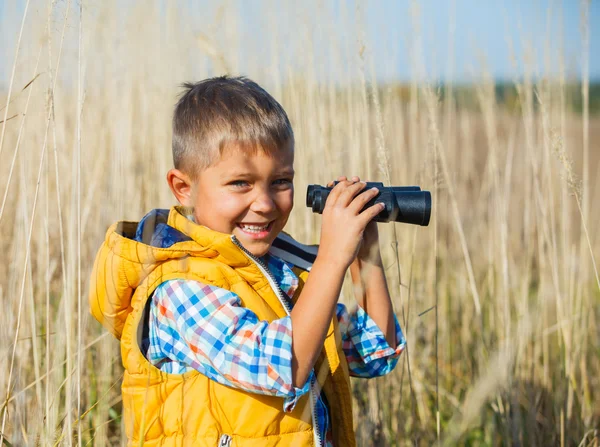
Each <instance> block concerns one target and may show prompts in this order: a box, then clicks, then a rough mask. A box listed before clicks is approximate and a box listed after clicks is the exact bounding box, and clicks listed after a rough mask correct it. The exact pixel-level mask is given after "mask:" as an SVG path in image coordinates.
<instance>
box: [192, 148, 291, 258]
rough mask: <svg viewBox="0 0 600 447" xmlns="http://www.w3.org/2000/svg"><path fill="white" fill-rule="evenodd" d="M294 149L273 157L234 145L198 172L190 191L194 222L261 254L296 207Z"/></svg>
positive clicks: (263, 253)
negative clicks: (230, 235)
mask: <svg viewBox="0 0 600 447" xmlns="http://www.w3.org/2000/svg"><path fill="white" fill-rule="evenodd" d="M293 179H294V151H293V148H292V147H286V148H285V149H281V150H280V151H279V152H278V153H277V154H274V155H269V154H267V153H265V152H264V151H262V150H260V149H259V150H257V151H255V153H251V152H248V151H244V150H243V149H240V148H237V147H235V146H233V147H230V148H226V149H225V150H224V151H223V154H222V155H221V157H220V158H219V160H218V161H217V162H215V163H213V164H212V165H211V166H209V167H207V168H205V169H204V170H202V172H200V173H199V174H198V175H197V180H196V181H195V182H193V184H192V187H191V194H190V201H191V203H190V204H184V205H188V206H190V205H191V206H193V207H194V217H195V218H196V223H198V224H200V225H204V226H206V227H208V228H210V229H211V230H214V231H219V232H221V233H229V234H233V235H235V236H236V237H237V239H238V240H239V241H240V242H241V243H242V245H243V246H244V248H246V249H247V250H248V251H249V252H250V253H252V254H253V255H255V256H263V255H265V254H266V253H267V252H268V251H269V248H270V247H271V244H272V243H273V240H274V239H275V237H276V236H277V235H278V234H279V232H280V231H281V230H282V229H283V227H284V226H285V224H286V222H287V220H288V217H289V215H290V212H291V211H292V207H293V205H294V185H293Z"/></svg>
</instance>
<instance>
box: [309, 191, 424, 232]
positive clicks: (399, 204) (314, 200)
mask: <svg viewBox="0 0 600 447" xmlns="http://www.w3.org/2000/svg"><path fill="white" fill-rule="evenodd" d="M335 184H337V182H335ZM370 188H377V189H378V190H379V194H377V195H376V196H375V198H373V199H371V200H370V201H369V202H368V203H367V204H366V205H365V208H364V209H366V208H368V207H370V206H373V205H375V204H376V203H383V204H385V208H384V209H383V210H382V211H381V213H379V214H378V215H377V216H376V217H375V219H373V220H375V221H377V222H402V223H409V224H413V225H421V226H423V227H426V226H427V225H429V218H430V216H431V193H430V192H429V191H421V188H420V187H418V186H383V183H378V182H367V186H366V187H365V188H364V189H363V191H362V192H364V191H367V190H368V189H370ZM332 189H333V187H331V188H329V187H326V186H321V185H308V189H307V190H306V206H307V207H309V208H312V210H313V212H315V213H319V214H322V213H323V209H324V208H325V202H326V201H327V197H328V196H329V193H330V192H331V190H332Z"/></svg>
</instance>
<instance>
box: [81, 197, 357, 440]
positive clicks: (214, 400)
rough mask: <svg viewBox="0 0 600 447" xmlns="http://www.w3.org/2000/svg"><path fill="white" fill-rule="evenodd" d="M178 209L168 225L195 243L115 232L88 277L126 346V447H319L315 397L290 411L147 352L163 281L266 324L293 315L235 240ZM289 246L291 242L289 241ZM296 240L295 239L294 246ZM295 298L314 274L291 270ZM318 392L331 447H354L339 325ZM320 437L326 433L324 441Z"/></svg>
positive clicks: (109, 324)
mask: <svg viewBox="0 0 600 447" xmlns="http://www.w3.org/2000/svg"><path fill="white" fill-rule="evenodd" d="M189 212H190V210H186V209H184V208H179V207H175V208H172V209H171V210H170V212H169V215H168V221H167V224H168V225H169V226H171V227H173V228H175V229H176V230H178V231H180V232H181V233H183V234H184V235H186V236H187V237H188V238H189V239H190V240H185V241H183V242H176V243H174V244H173V245H171V246H170V247H168V248H157V247H153V246H150V245H146V244H143V243H140V242H136V241H135V240H134V239H133V238H134V235H135V232H136V229H137V225H138V224H137V223H136V222H119V223H117V224H115V225H113V226H111V227H110V228H109V230H108V232H107V234H106V239H105V241H104V243H103V244H102V246H101V248H100V250H99V252H98V255H97V257H96V261H95V263H94V269H93V272H92V277H91V284H90V296H89V300H90V306H91V311H92V314H93V315H94V317H95V318H96V319H97V320H98V321H100V322H101V323H102V324H103V325H104V326H105V327H106V328H107V329H108V330H109V331H110V332H111V333H112V334H113V335H114V336H115V337H117V339H120V340H121V355H122V361H123V366H124V368H125V374H124V378H123V385H122V393H123V418H124V422H125V429H126V433H127V437H128V439H129V444H128V445H130V446H131V445H133V446H138V445H144V446H165V447H167V446H210V447H215V446H219V445H223V446H237V447H259V446H260V447H263V446H275V445H277V446H312V445H315V440H314V432H313V421H312V411H313V408H312V403H311V400H312V397H311V393H307V394H306V395H304V396H302V397H301V398H300V400H299V402H298V404H297V406H296V407H295V409H294V410H293V411H292V412H290V413H284V412H283V399H282V398H280V397H273V396H265V395H260V394H254V393H249V392H246V391H242V390H238V389H234V388H231V387H227V386H224V385H221V384H219V383H217V382H215V381H213V380H210V379H208V378H207V377H206V376H204V375H202V374H200V373H199V372H197V371H191V372H188V373H185V374H167V373H164V372H161V371H160V370H159V369H157V368H156V367H154V366H153V365H152V364H150V362H148V360H147V359H146V358H145V357H144V355H143V354H142V352H141V351H140V342H141V337H142V326H143V325H142V324H140V323H141V322H142V318H143V316H144V310H145V307H146V303H147V300H148V298H149V297H150V296H152V293H153V291H154V290H155V289H156V287H158V285H160V284H161V283H162V282H164V281H167V280H171V279H189V280H196V281H200V282H202V283H205V284H210V285H214V286H216V287H220V288H223V289H227V290H231V291H232V292H234V293H236V294H237V295H238V296H239V297H240V299H241V301H242V305H243V306H244V307H246V308H248V309H251V310H252V311H253V312H255V313H256V315H257V316H258V318H259V319H261V320H266V321H273V320H275V319H278V318H282V317H284V316H285V315H286V310H285V309H284V307H283V306H282V304H281V302H280V301H279V298H278V296H277V294H276V292H275V291H274V290H273V288H272V287H271V285H270V283H269V279H268V277H267V276H266V275H265V274H264V273H263V270H262V269H261V268H260V267H259V266H258V265H257V263H256V262H255V260H254V259H251V257H249V256H248V255H247V254H246V253H245V252H244V251H243V250H242V249H241V248H240V247H239V246H238V245H237V244H236V241H235V240H234V239H233V238H232V236H231V235H228V234H223V233H218V232H215V231H211V230H209V229H207V228H206V227H203V226H200V225H196V224H195V223H193V222H191V221H190V220H189V219H187V218H186V217H185V215H184V214H186V213H189ZM282 237H286V238H287V243H289V241H290V240H291V238H289V236H287V235H282ZM291 241H293V240H291ZM293 270H294V272H295V273H296V275H297V276H298V278H299V287H298V290H297V291H296V293H295V295H294V300H295V299H297V297H298V295H299V293H300V292H301V290H302V286H303V284H304V283H305V281H306V278H307V276H308V272H307V271H306V270H303V269H301V268H299V267H297V266H296V267H294V269H293ZM315 373H316V376H317V382H318V386H319V387H322V389H323V392H324V393H325V396H326V398H327V400H328V403H329V409H330V415H331V421H332V427H333V437H334V444H335V445H336V447H337V446H339V447H351V446H354V445H355V439H354V431H353V425H352V398H351V393H350V380H349V373H348V365H347V362H346V358H345V356H344V354H343V351H342V349H341V337H340V332H339V329H338V327H337V319H336V318H335V317H334V318H333V320H332V322H331V324H330V327H329V331H328V333H327V337H326V339H325V343H324V347H323V351H322V352H321V355H320V357H319V360H318V361H317V364H316V365H315ZM321 435H323V434H321Z"/></svg>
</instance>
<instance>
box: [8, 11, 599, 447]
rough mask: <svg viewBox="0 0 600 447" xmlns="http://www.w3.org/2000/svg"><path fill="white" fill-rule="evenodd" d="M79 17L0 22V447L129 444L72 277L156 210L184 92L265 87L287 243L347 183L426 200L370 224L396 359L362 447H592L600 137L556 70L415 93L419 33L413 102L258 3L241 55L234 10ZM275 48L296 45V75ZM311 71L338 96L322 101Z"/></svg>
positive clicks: (360, 39) (16, 15)
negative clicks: (192, 87)
mask: <svg viewBox="0 0 600 447" xmlns="http://www.w3.org/2000/svg"><path fill="white" fill-rule="evenodd" d="M82 2H83V0H80V1H77V2H73V1H70V0H61V1H41V0H36V1H31V2H29V1H22V2H19V3H18V6H16V5H13V4H12V2H6V3H5V4H4V6H3V10H2V15H1V16H0V21H1V23H0V36H1V37H2V41H3V43H2V44H1V45H0V51H2V52H3V54H2V56H1V57H2V58H3V60H4V71H2V72H0V74H1V75H2V77H1V78H0V82H1V84H0V121H2V123H0V132H1V137H0V203H1V204H0V252H2V253H4V261H3V262H1V263H0V302H1V304H2V313H0V358H1V359H2V361H1V362H0V417H1V419H2V422H1V432H2V434H1V435H0V436H1V437H2V442H4V443H5V445H13V446H25V445H96V446H104V445H121V443H123V442H124V438H123V432H122V424H121V400H120V389H119V387H120V380H121V376H122V367H121V364H120V354H119V346H118V342H117V341H116V340H114V339H113V338H112V336H110V335H108V334H107V333H106V332H105V331H104V330H103V329H102V328H101V327H100V325H99V324H97V322H96V321H95V320H93V318H91V316H90V315H89V309H88V305H87V288H88V275H89V273H90V270H91V265H92V262H93V259H94V255H95V251H96V249H97V248H98V247H99V244H100V243H101V241H102V240H103V237H104V232H105V231H106V229H107V228H108V226H109V225H110V224H111V223H112V222H114V221H116V220H124V219H126V220H138V219H139V218H140V217H141V216H143V215H144V214H145V212H147V211H148V210H149V209H151V208H156V207H168V206H170V205H172V204H174V201H173V198H172V197H171V195H170V192H169V191H168V188H167V185H166V182H165V180H164V174H165V173H166V171H167V170H168V169H169V167H170V166H171V155H170V115H171V112H172V107H173V105H174V103H175V101H176V98H177V94H178V92H179V91H180V90H179V85H180V84H181V83H182V82H184V81H190V80H191V81H193V80H199V79H202V78H206V77H209V76H214V75H218V74H222V73H226V72H229V73H232V74H245V75H248V76H249V77H251V78H253V79H255V80H256V81H257V82H259V83H260V84H262V85H264V86H265V87H266V88H267V90H269V91H270V92H271V93H272V94H273V95H274V96H275V97H276V98H277V99H278V100H279V101H280V102H281V103H282V104H283V106H284V107H285V109H286V110H287V112H288V114H289V116H290V118H291V120H292V124H293V125H294V129H295V134H296V142H297V145H296V161H295V166H296V171H297V181H296V183H295V188H296V207H295V209H294V211H293V214H292V219H291V221H290V223H289V226H288V228H287V230H288V231H289V232H290V233H292V234H293V235H294V236H295V237H296V238H297V239H300V240H302V241H305V242H311V243H315V242H317V241H318V236H319V219H320V217H319V216H317V215H313V214H312V213H310V212H309V210H308V209H307V208H305V207H304V194H305V191H306V186H307V185H308V184H311V183H320V184H323V183H325V182H327V181H328V180H330V179H333V178H334V177H337V176H338V175H343V174H346V175H353V174H356V175H360V176H361V178H363V179H369V180H373V181H383V182H385V183H386V184H393V185H421V187H422V188H424V189H428V190H430V191H431V192H432V195H433V202H434V209H433V213H432V220H431V224H430V225H429V227H426V228H422V227H419V228H417V227H412V226H408V225H400V224H395V225H394V224H381V225H380V231H381V234H382V242H381V248H382V252H383V256H384V260H385V265H386V268H387V274H388V280H389V283H390V287H391V291H392V295H393V299H394V304H395V309H396V312H397V315H398V318H399V321H400V322H401V325H402V327H403V329H404V331H405V335H406V337H407V340H408V349H407V351H405V352H404V354H403V355H402V358H401V360H400V362H399V364H398V367H397V368H396V370H395V371H394V372H393V373H391V374H390V375H389V376H386V377H384V378H380V379H376V380H370V381H364V380H363V381H359V380H356V381H355V382H354V397H355V427H356V436H357V439H358V441H359V445H361V446H385V445H390V446H393V445H398V446H404V445H435V444H438V445H482V446H484V445H485V446H496V445H522V446H529V445H539V446H551V445H561V446H562V445H565V446H567V445H568V446H598V445H599V443H600V405H599V404H598V401H599V400H600V281H599V279H598V272H599V269H598V266H597V264H596V263H597V262H600V259H598V258H600V230H599V228H600V227H599V226H598V224H597V223H598V222H599V221H600V210H599V209H598V207H597V206H594V205H595V204H597V203H599V201H600V177H599V176H598V175H596V174H597V171H598V168H599V163H600V117H599V116H597V115H594V114H590V113H589V112H588V110H587V108H586V106H585V104H586V101H587V100H586V99H585V98H586V94H587V93H586V92H587V84H586V77H585V74H584V77H583V81H584V82H583V84H582V86H581V87H580V86H579V85H577V87H575V88H573V87H572V84H571V81H572V79H570V78H569V77H568V73H569V72H570V70H569V69H568V68H569V67H568V66H567V63H566V62H565V59H564V57H563V55H562V53H561V52H560V51H554V49H555V47H551V46H550V43H549V44H548V48H547V53H548V57H547V63H546V65H544V66H527V67H528V68H527V70H526V74H525V76H515V79H514V87H515V88H516V90H515V92H516V93H515V97H514V98H512V101H511V104H510V107H509V106H508V105H507V104H506V103H503V102H500V101H498V100H497V96H496V95H495V90H494V83H493V81H492V79H491V77H490V76H489V75H488V74H487V72H486V70H485V68H484V67H485V66H484V65H482V67H480V68H479V70H480V71H479V72H477V81H476V82H475V83H473V85H472V86H471V87H470V88H469V89H466V90H465V89H458V88H456V87H453V86H452V85H451V84H447V85H445V87H444V89H440V88H438V86H437V85H435V84H431V83H428V82H427V81H426V79H428V78H427V77H426V76H424V70H425V68H424V64H423V62H422V56H423V52H424V49H423V48H422V47H421V43H420V42H421V41H420V38H419V37H420V34H419V30H418V29H416V30H411V32H410V34H409V35H410V37H411V38H410V39H409V40H408V41H407V42H406V43H407V46H406V47H402V46H399V47H398V48H397V49H396V51H397V52H400V51H406V52H408V53H409V54H410V58H411V61H412V62H411V66H412V69H413V73H414V76H413V77H412V81H410V82H407V83H405V84H402V85H400V84H390V83H383V82H379V80H378V77H377V76H376V75H375V73H376V70H375V68H376V65H377V64H378V63H382V64H383V63H386V62H384V61H377V60H373V57H372V54H373V53H372V51H371V50H372V45H373V44H374V43H373V42H368V41H366V40H364V33H363V32H362V29H361V26H362V25H361V21H360V20H358V19H357V20H354V19H352V17H354V18H356V17H359V18H360V13H361V11H360V9H359V10H357V11H350V12H348V11H345V12H344V11H342V17H341V18H340V17H337V18H336V20H341V21H342V22H343V21H344V20H346V21H347V24H346V25H344V26H346V27H347V30H348V36H347V37H345V38H340V37H339V36H336V35H334V34H331V35H328V34H327V33H328V32H331V33H334V31H332V30H330V29H329V28H328V27H327V26H325V25H323V26H322V27H317V26H316V25H314V22H311V21H310V20H311V19H310V18H311V14H312V13H310V11H320V14H322V15H323V18H322V19H319V22H318V23H321V24H327V23H329V22H330V20H332V19H333V17H332V16H327V14H332V13H331V11H329V9H328V8H326V7H323V6H322V5H320V4H317V2H314V3H315V4H313V3H312V2H305V3H303V4H304V5H305V6H304V7H300V6H292V4H291V3H290V4H289V5H288V6H289V7H288V8H287V9H286V8H285V7H281V8H283V10H284V12H283V13H282V12H281V11H280V12H278V13H273V12H269V11H272V10H273V8H276V7H278V6H277V5H276V3H274V2H271V3H269V2H265V11H266V12H265V14H264V20H262V21H260V23H259V25H260V26H259V25H257V27H258V26H259V27H260V29H257V30H256V31H257V32H260V33H271V34H269V35H272V36H273V37H272V38H268V39H264V40H263V41H262V42H263V43H266V45H265V46H264V47H263V48H258V47H256V46H252V45H251V43H249V42H252V41H251V39H249V38H248V36H246V35H244V34H243V33H242V32H241V31H240V30H242V27H241V26H240V22H241V21H243V20H244V18H243V16H242V15H241V13H239V12H237V10H236V3H235V2H224V3H222V4H221V6H220V7H218V8H216V7H213V8H210V11H207V12H206V14H208V16H207V17H206V16H205V15H203V11H201V8H200V7H198V6H194V2H189V3H183V2H182V3H181V4H180V6H179V7H177V8H173V7H172V6H171V3H168V4H167V2H158V3H157V4H154V3H152V4H150V2H134V1H127V2H117V1H116V0H108V1H102V2H98V1H96V2H91V1H90V2H87V1H85V2H83V8H81V3H82ZM583 5H584V6H583V7H584V12H583V19H584V20H583V23H584V27H583V35H584V37H585V36H586V35H588V34H589V29H587V28H586V25H585V23H586V22H585V17H586V16H585V7H586V6H585V2H584V3H583ZM342 9H343V8H342ZM418 10H419V8H418V4H417V3H416V2H415V3H414V4H413V6H412V11H413V12H414V13H415V15H416V14H417V13H419V11H418ZM307 11H308V12H307ZM284 13H285V17H287V18H288V19H289V20H294V26H295V27H296V28H295V32H296V34H297V36H296V37H295V40H294V39H293V38H290V36H289V27H288V25H286V23H282V21H281V20H279V19H278V17H279V18H280V17H281V16H278V15H277V14H284ZM346 13H347V14H348V16H344V15H343V14H346ZM420 13H421V14H427V11H420ZM558 13H559V11H554V14H558ZM355 16H356V17H355ZM349 17H350V18H349ZM196 19H197V20H198V21H199V23H202V24H203V25H202V26H201V27H199V26H196V27H195V26H194V20H196ZM450 29H451V27H450ZM553 32H554V30H552V29H550V30H549V33H553ZM350 36H351V37H350ZM9 37H10V38H9ZM539 38H540V39H545V38H547V39H549V38H548V37H547V36H546V37H544V36H539ZM286 39H287V40H286ZM289 39H292V41H293V42H294V45H295V46H305V51H302V52H298V51H296V53H294V54H297V55H299V56H298V58H297V59H296V60H294V61H290V60H288V58H285V57H282V56H281V55H282V54H284V52H283V51H281V48H280V45H283V44H284V43H285V42H289V41H290V40H289ZM548 42H550V40H548ZM552 42H554V40H552ZM8 43H10V45H11V46H10V48H9V47H8ZM527 44H528V42H526V41H522V42H513V45H515V46H519V45H523V46H527ZM442 45H443V46H444V48H443V49H444V51H445V50H446V49H447V48H448V49H451V48H452V34H451V33H450V34H448V37H447V39H445V40H444V41H443V42H442ZM17 48H18V50H17ZM583 48H584V50H583V51H582V53H581V55H579V56H578V57H579V59H578V60H580V61H581V63H582V64H583V67H584V73H585V67H586V63H587V62H586V61H587V57H588V56H589V53H586V51H585V39H584V45H583ZM259 51H261V52H262V56H263V57H266V58H267V60H268V61H269V63H268V64H265V63H264V62H259V61H258V59H257V60H253V54H257V52H259ZM323 54H327V55H329V56H328V57H324V56H323ZM448 54H449V57H448V61H449V64H450V66H451V64H452V58H451V51H449V52H448ZM262 60H264V59H261V61H262ZM325 61H327V62H325ZM326 64H330V65H331V66H335V65H336V64H338V65H342V64H346V67H347V69H344V70H343V71H342V72H343V73H346V76H343V77H340V79H337V80H335V81H337V82H334V80H327V79H326V78H327V77H326V76H325V77H324V76H322V75H323V73H326V72H327V70H328V69H329V68H330V66H329V65H326ZM526 65H527V64H526ZM545 73H551V75H549V76H546V75H545ZM582 95H583V96H582ZM574 98H579V100H580V101H581V103H582V104H583V109H582V110H575V109H574V107H573V103H574V100H575V99H574ZM581 98H583V100H582V99H581ZM347 292H348V290H347V289H346V292H345V293H344V295H345V297H343V298H342V299H344V300H347V298H346V297H347V296H349V294H348V293H347ZM0 444H2V443H0Z"/></svg>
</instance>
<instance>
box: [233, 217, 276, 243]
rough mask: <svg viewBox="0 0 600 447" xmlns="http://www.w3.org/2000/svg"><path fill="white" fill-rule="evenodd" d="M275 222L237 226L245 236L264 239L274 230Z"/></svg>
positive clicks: (239, 224)
mask: <svg viewBox="0 0 600 447" xmlns="http://www.w3.org/2000/svg"><path fill="white" fill-rule="evenodd" d="M273 222H274V221H271V222H268V223H262V224H261V223H238V224H237V226H238V228H239V229H240V230H242V231H243V232H244V234H246V235H248V236H250V237H251V238H253V239H262V238H264V237H266V236H267V235H268V234H269V233H270V232H271V228H273Z"/></svg>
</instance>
